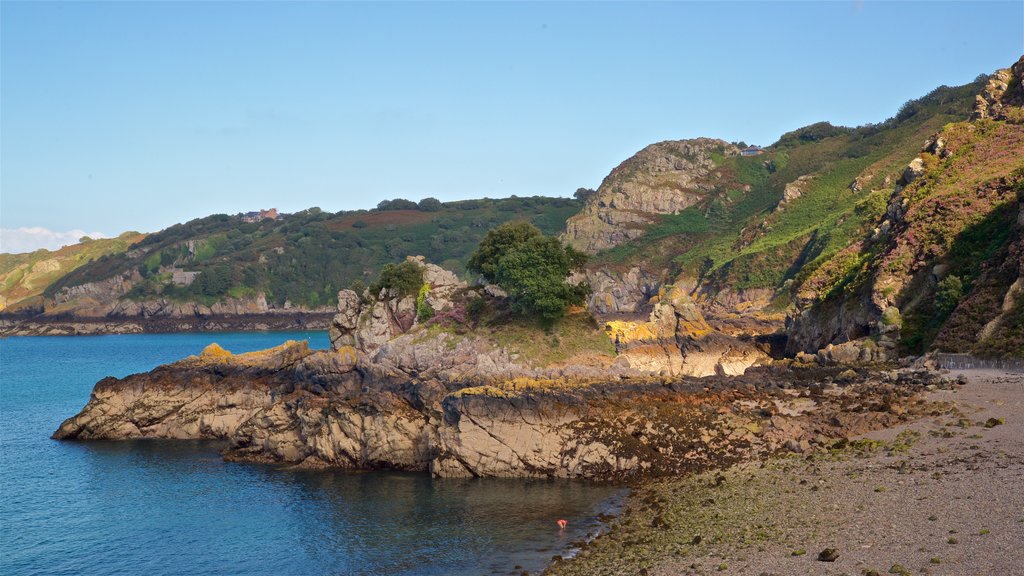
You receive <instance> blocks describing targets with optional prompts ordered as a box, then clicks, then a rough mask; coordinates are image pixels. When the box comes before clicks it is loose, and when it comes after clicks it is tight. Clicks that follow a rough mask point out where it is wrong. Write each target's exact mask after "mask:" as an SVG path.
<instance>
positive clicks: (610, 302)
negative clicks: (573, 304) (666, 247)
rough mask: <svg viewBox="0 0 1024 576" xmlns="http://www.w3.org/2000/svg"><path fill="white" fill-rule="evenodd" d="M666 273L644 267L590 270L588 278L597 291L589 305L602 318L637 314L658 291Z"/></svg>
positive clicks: (594, 290) (594, 291) (593, 289)
mask: <svg viewBox="0 0 1024 576" xmlns="http://www.w3.org/2000/svg"><path fill="white" fill-rule="evenodd" d="M666 273H667V272H661V273H653V272H651V271H648V270H645V269H643V268H642V267H640V266H633V267H630V268H629V269H627V270H614V269H609V268H596V269H592V270H587V272H586V281H587V282H589V283H590V288H591V290H592V291H593V292H592V293H591V295H590V301H589V302H588V306H589V308H590V310H591V312H593V313H594V314H595V315H597V316H601V317H605V316H613V315H617V314H637V313H639V312H641V311H642V310H643V309H644V307H645V306H646V305H647V304H648V303H649V302H650V300H651V298H652V297H654V296H655V295H657V294H658V290H659V289H660V288H661V285H662V284H663V283H664V277H665V275H666Z"/></svg>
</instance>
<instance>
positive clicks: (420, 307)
mask: <svg viewBox="0 0 1024 576" xmlns="http://www.w3.org/2000/svg"><path fill="white" fill-rule="evenodd" d="M429 294H430V284H427V283H426V282H424V283H423V286H420V293H419V294H417V295H416V320H418V321H419V322H421V323H422V322H426V321H427V320H430V317H431V316H433V315H434V309H433V308H431V307H430V303H428V302H427V296H428V295H429Z"/></svg>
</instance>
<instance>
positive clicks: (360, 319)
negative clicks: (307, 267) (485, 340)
mask: <svg viewBox="0 0 1024 576" xmlns="http://www.w3.org/2000/svg"><path fill="white" fill-rule="evenodd" d="M407 260H408V261H410V262H413V263H415V264H416V265H417V266H419V267H420V268H421V269H422V270H423V302H422V305H423V306H426V307H427V308H429V310H430V313H431V314H437V313H444V312H446V311H448V310H451V309H452V308H453V307H454V306H455V304H454V302H453V298H454V297H455V296H456V294H458V293H459V292H461V291H464V290H465V289H466V283H465V282H463V281H461V280H459V277H458V276H456V275H455V274H454V273H453V272H451V271H449V270H445V269H444V268H441V267H440V266H437V265H435V264H429V263H427V262H426V259H425V258H424V257H423V256H410V257H408V258H407ZM418 297H419V295H418V294H417V295H407V294H400V293H398V292H397V291H396V290H394V289H390V290H389V289H383V290H381V293H380V294H375V295H371V294H369V293H366V294H356V293H355V292H353V291H352V290H342V291H341V292H339V293H338V314H337V315H336V316H335V317H334V321H333V322H332V323H331V328H330V338H331V345H332V346H333V347H334V348H338V347H340V346H354V347H355V348H357V349H359V350H360V351H362V352H367V353H372V352H374V351H376V350H377V349H378V348H380V347H381V346H383V345H384V344H385V343H387V342H389V341H390V340H392V339H394V338H396V337H398V336H400V335H401V334H404V333H405V332H408V331H409V330H410V329H412V327H413V326H415V325H416V324H417V320H418V318H417V317H418V313H417V312H418V310H417V308H418V307H419V306H420V303H418V302H417V298H418Z"/></svg>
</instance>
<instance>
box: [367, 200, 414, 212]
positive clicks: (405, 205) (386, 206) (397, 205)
mask: <svg viewBox="0 0 1024 576" xmlns="http://www.w3.org/2000/svg"><path fill="white" fill-rule="evenodd" d="M417 209H419V206H418V205H417V204H416V203H415V202H413V201H412V200H406V199H405V198H395V199H394V200H381V201H380V202H379V203H378V204H377V210H417Z"/></svg>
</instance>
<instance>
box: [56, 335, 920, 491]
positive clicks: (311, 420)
mask: <svg viewBox="0 0 1024 576" xmlns="http://www.w3.org/2000/svg"><path fill="white" fill-rule="evenodd" d="M834 372H836V371H833V372H828V371H822V370H821V369H817V368H813V369H801V370H795V371H794V370H790V369H787V368H783V367H777V368H775V369H771V370H769V369H757V371H755V372H754V373H751V374H749V375H748V376H743V377H732V378H729V379H677V380H674V381H667V380H630V381H620V380H618V379H612V380H609V379H607V378H606V379H604V380H591V381H582V380H577V381H571V380H564V379H563V380H560V381H543V380H533V379H525V378H521V379H513V380H498V379H494V378H490V379H488V378H476V379H472V381H470V380H465V381H462V382H456V381H453V380H449V379H446V378H444V377H443V375H441V374H435V375H423V374H413V373H410V372H407V371H405V370H403V369H400V368H395V367H384V366H380V365H376V364H374V363H372V362H369V361H368V360H367V358H366V356H365V355H363V354H361V353H359V352H357V351H356V350H355V349H354V348H351V347H342V348H340V349H338V350H330V351H327V350H321V351H312V350H310V349H309V348H308V346H307V345H306V344H305V343H304V342H289V343H286V344H284V345H282V346H279V347H277V348H274V349H270V350H266V351H263V352H255V353H250V354H240V355H232V354H230V353H229V352H227V351H225V350H223V349H221V348H220V347H218V346H216V345H211V346H210V347H208V348H207V349H206V350H205V351H204V352H203V354H202V355H201V356H198V357H190V358H187V359H185V360H182V361H180V362H176V363H174V364H171V365H168V366H162V367H159V368H157V369H155V370H153V371H152V372H149V373H146V374H136V375H133V376H129V377H127V378H124V379H120V380H119V379H115V378H107V379H105V380H103V381H101V382H100V383H98V384H97V385H96V388H95V389H94V391H93V394H92V396H91V397H90V399H89V403H88V404H87V405H86V407H85V408H84V409H83V411H82V412H81V414H79V415H77V416H75V417H73V418H70V419H68V420H67V421H65V422H64V423H63V424H62V425H61V426H60V428H59V429H58V430H57V431H56V432H55V433H54V437H55V438H58V439H80V440H89V439H124V438H178V439H180V438H211V439H225V440H228V441H229V442H230V444H229V447H228V448H227V449H226V450H225V452H224V455H225V457H227V458H229V459H234V460H243V461H259V462H274V463H286V464H291V465H299V466H302V467H325V466H330V467H341V468H355V469H375V468H388V469H399V470H417V471H427V470H429V471H431V472H432V473H433V474H435V475H437V476H515V477H565V478H593V479H604V480H609V479H624V478H630V477H639V476H647V475H662V474H675V473H679V472H682V471H688V470H698V469H702V468H706V467H709V466H715V465H721V464H726V463H729V462H732V461H735V460H738V459H741V458H747V457H751V456H753V455H756V454H760V453H764V452H770V451H773V450H776V449H779V448H781V447H783V446H786V445H787V442H788V443H790V444H792V445H796V446H798V447H799V446H806V445H807V441H809V440H815V439H818V438H821V437H838V436H842V435H844V434H846V433H850V432H861V431H864V430H866V429H871V428H875V427H880V426H883V425H887V424H891V423H893V422H896V421H899V420H900V419H901V418H906V417H907V416H906V410H907V408H908V407H911V408H912V407H913V406H915V404H913V403H912V402H910V395H911V393H912V392H913V390H914V388H913V387H906V386H903V387H896V386H894V385H892V384H885V383H882V382H877V381H876V382H868V381H863V379H861V378H853V381H854V382H853V383H852V384H847V385H845V387H844V388H836V387H834V386H833V388H835V389H834V390H833V391H830V392H828V393H827V394H822V393H821V392H822V388H821V386H820V384H818V383H821V382H824V381H827V380H829V379H831V378H833V377H834V375H835V374H834ZM464 376H466V378H470V376H469V375H464ZM808 391H809V392H810V394H811V396H810V397H808Z"/></svg>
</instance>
